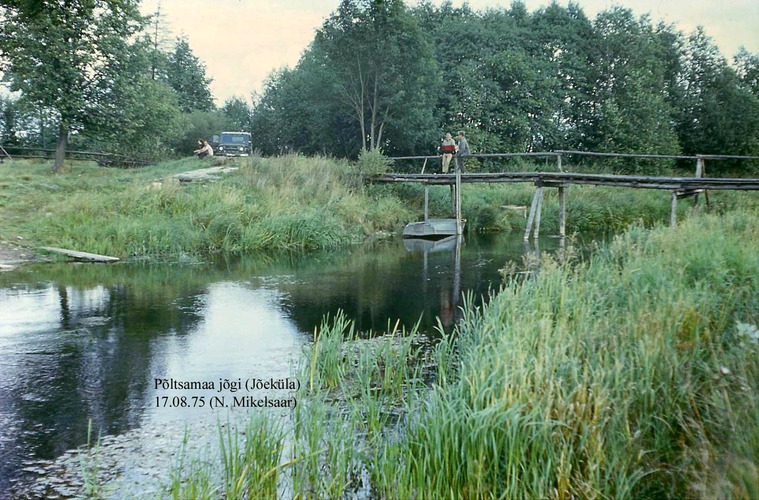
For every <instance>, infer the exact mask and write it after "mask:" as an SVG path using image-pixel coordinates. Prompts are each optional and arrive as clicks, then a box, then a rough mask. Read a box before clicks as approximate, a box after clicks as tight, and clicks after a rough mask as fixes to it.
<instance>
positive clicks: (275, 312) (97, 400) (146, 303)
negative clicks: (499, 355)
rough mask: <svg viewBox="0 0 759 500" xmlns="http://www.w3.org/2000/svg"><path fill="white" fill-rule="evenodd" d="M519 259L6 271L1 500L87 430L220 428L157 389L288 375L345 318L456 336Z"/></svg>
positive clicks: (377, 327) (478, 250)
mask: <svg viewBox="0 0 759 500" xmlns="http://www.w3.org/2000/svg"><path fill="white" fill-rule="evenodd" d="M548 243H549V245H552V246H555V245H556V242H555V240H554V241H550V240H549V241H548ZM549 245H546V246H549ZM549 250H550V249H549ZM522 251H523V248H522V240H521V238H519V237H517V238H508V237H504V236H503V235H498V236H490V237H481V238H469V239H468V241H466V242H463V241H461V240H458V241H457V240H455V239H454V240H450V241H444V242H437V243H434V244H431V243H418V244H417V243H413V242H403V243H401V242H399V241H390V242H382V243H379V244H375V245H372V246H367V247H362V248H351V249H350V250H348V251H344V252H339V253H322V254H315V255H309V256H303V255H284V256H277V257H263V258H256V259H221V260H220V261H219V262H216V263H213V264H212V265H211V264H209V265H205V266H184V267H183V266H169V265H164V266H145V265H112V266H99V265H41V266H33V267H28V268H24V269H21V270H19V271H15V272H12V273H3V274H0V373H2V374H3V376H2V377H1V378H0V491H8V488H9V487H10V485H11V479H12V478H16V477H18V476H20V475H21V474H22V470H23V468H24V466H25V463H26V462H27V461H28V460H29V459H32V458H43V459H52V458H55V457H57V456H59V455H61V454H62V453H63V452H64V451H66V450H69V449H71V448H74V447H77V446H80V445H82V444H83V443H85V442H86V441H87V422H88V420H89V419H91V420H92V422H93V427H94V428H95V429H99V430H101V431H102V433H104V434H110V435H118V434H123V433H125V432H127V431H128V430H129V429H134V428H137V427H141V426H142V427H145V426H149V425H156V424H158V425H162V424H164V423H166V422H171V421H174V420H179V421H182V420H185V421H186V420H194V419H199V418H215V417H216V416H215V415H214V414H212V413H209V412H205V413H201V412H199V411H198V410H197V409H192V408H190V409H187V408H176V407H161V406H159V405H157V404H155V398H156V396H157V395H158V394H159V393H160V391H157V390H156V388H155V384H154V380H155V379H156V378H174V379H177V380H213V381H216V380H219V379H221V378H229V379H236V378H247V377H260V378H269V377H274V378H278V377H286V376H288V375H289V374H290V373H291V372H290V369H291V364H292V363H293V360H294V359H295V358H297V357H298V356H299V354H300V352H301V347H302V344H303V343H304V342H306V341H307V340H308V338H309V337H310V335H311V333H312V332H313V329H314V327H316V326H318V325H319V324H320V322H321V321H322V319H323V317H324V316H325V315H327V314H330V315H334V314H335V313H336V312H337V311H338V310H342V311H344V312H345V313H346V315H347V316H348V317H350V318H352V319H354V320H355V322H356V325H357V327H358V328H359V329H360V330H362V331H374V332H381V331H384V330H385V329H386V328H387V325H388V322H389V321H392V322H393V323H395V320H396V319H399V320H400V322H401V324H403V325H404V326H407V327H411V326H412V325H414V324H415V323H417V322H419V323H420V325H421V329H422V331H424V332H427V333H429V334H430V335H434V334H435V327H436V326H437V325H438V318H439V322H440V324H442V325H443V327H444V328H451V327H452V326H453V324H454V323H455V321H456V319H457V316H458V315H459V314H460V309H459V305H460V300H461V295H462V293H464V292H468V291H471V292H472V293H473V294H474V295H475V296H481V295H483V294H486V293H487V292H488V290H489V289H492V288H497V287H498V286H500V282H501V278H500V275H499V273H498V269H499V268H501V267H503V265H504V263H505V262H506V261H507V260H513V259H516V260H521V258H522ZM187 395H188V396H190V395H191V394H190V393H188V394H187Z"/></svg>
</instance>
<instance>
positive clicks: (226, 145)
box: [211, 132, 253, 156]
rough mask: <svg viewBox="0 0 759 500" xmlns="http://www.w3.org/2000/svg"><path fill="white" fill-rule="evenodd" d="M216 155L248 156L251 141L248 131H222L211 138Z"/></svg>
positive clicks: (251, 144) (251, 145)
mask: <svg viewBox="0 0 759 500" xmlns="http://www.w3.org/2000/svg"><path fill="white" fill-rule="evenodd" d="M211 145H212V146H213V149H214V153H215V154H216V155H217V156H250V153H251V151H252V147H253V143H252V141H251V138H250V134H249V133H248V132H222V133H221V134H219V135H215V136H213V138H212V140H211Z"/></svg>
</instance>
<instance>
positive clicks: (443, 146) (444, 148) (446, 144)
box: [440, 132, 456, 174]
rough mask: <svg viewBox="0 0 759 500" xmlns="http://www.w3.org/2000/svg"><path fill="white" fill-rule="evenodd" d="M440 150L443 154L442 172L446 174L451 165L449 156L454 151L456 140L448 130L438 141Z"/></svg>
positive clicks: (450, 156)
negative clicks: (439, 141) (443, 137)
mask: <svg viewBox="0 0 759 500" xmlns="http://www.w3.org/2000/svg"><path fill="white" fill-rule="evenodd" d="M440 152H441V153H442V154H443V173H444V174H447V173H448V169H449V168H450V165H451V158H453V155H454V154H455V153H456V142H455V141H454V140H453V137H452V136H451V133H450V132H446V134H445V139H443V141H442V142H441V143H440Z"/></svg>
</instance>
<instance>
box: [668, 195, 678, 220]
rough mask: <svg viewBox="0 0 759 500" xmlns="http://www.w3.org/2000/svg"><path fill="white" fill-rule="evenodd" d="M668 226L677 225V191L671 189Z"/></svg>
mask: <svg viewBox="0 0 759 500" xmlns="http://www.w3.org/2000/svg"><path fill="white" fill-rule="evenodd" d="M669 227H671V228H673V229H674V228H676V227H677V191H672V209H671V211H670V213H669Z"/></svg>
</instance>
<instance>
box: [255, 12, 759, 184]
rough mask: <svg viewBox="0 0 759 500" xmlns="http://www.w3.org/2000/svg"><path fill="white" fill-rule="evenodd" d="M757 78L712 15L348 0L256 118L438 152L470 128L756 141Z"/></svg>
mask: <svg viewBox="0 0 759 500" xmlns="http://www.w3.org/2000/svg"><path fill="white" fill-rule="evenodd" d="M758 83H759V57H758V56H756V55H754V54H751V53H749V52H748V51H746V50H745V49H741V50H740V51H739V52H738V54H737V55H736V56H735V57H734V59H733V61H732V63H729V62H728V61H727V59H726V58H725V57H723V56H722V55H721V54H720V52H719V50H718V48H717V46H716V45H715V43H714V41H713V40H712V39H711V38H709V37H708V36H707V35H706V33H705V32H704V30H703V29H701V28H699V29H698V30H696V31H695V32H694V33H691V34H689V35H686V34H683V33H681V32H680V31H678V30H677V29H676V28H675V27H674V26H673V25H668V24H665V23H663V22H659V23H654V22H653V21H652V20H651V19H650V18H649V17H648V16H640V17H638V16H636V15H635V14H634V13H633V12H632V11H631V10H629V9H625V8H621V7H614V8H612V9H609V10H606V11H604V12H601V13H599V14H598V15H597V16H596V18H595V19H590V18H588V17H587V16H586V15H585V13H584V12H583V10H582V9H581V8H580V7H579V5H577V4H572V3H570V4H569V5H568V6H567V7H563V6H560V5H557V4H555V3H554V4H551V5H549V6H547V7H544V8H541V9H538V10H536V11H534V12H528V11H527V9H526V8H525V5H524V4H523V3H520V2H515V3H513V4H512V5H511V7H510V8H508V9H504V8H500V9H488V10H486V11H484V12H480V11H474V10H472V9H470V8H469V7H467V6H466V5H465V6H463V7H458V8H457V7H454V6H452V5H451V4H450V3H445V4H443V5H442V6H439V7H437V6H434V5H432V4H430V3H422V4H420V5H419V6H417V7H414V8H409V7H407V6H405V5H404V3H403V2H402V1H401V0H385V1H377V0H343V1H342V2H341V3H340V6H339V8H338V9H337V10H336V11H335V12H334V13H333V15H332V16H331V17H329V18H328V19H327V20H326V21H325V22H324V24H323V26H322V27H321V29H319V30H318V31H317V34H316V36H315V38H314V40H313V42H312V43H311V45H310V46H309V47H308V49H307V50H306V51H305V53H304V54H303V56H302V58H301V59H300V61H299V62H298V64H297V65H296V66H295V67H294V68H292V69H282V70H280V71H278V72H276V73H274V74H272V75H271V76H270V77H269V79H268V80H267V82H266V84H265V88H264V90H263V93H262V95H261V96H260V98H259V99H258V100H257V101H256V102H255V103H254V106H253V107H252V109H251V131H252V132H253V134H254V136H255V137H256V141H257V144H258V145H259V147H260V148H261V149H262V150H263V151H264V152H266V153H270V154H273V153H277V152H280V151H283V150H296V151H302V152H304V153H328V154H333V155H338V156H355V155H357V154H358V152H359V151H360V150H361V149H372V148H381V149H382V150H383V151H384V152H386V153H388V154H392V155H413V154H419V155H424V154H435V152H436V150H437V145H438V143H439V140H440V138H441V137H442V135H443V134H444V133H445V132H446V131H453V132H455V131H456V130H459V129H461V130H465V131H467V135H468V137H470V141H469V142H470V144H472V145H473V146H474V147H475V148H476V150H477V151H479V152H484V153H496V152H529V151H551V150H558V149H566V150H586V151H601V152H618V153H656V154H668V155H674V154H684V155H695V154H731V155H758V154H759V85H758ZM658 165H661V163H658ZM739 165H743V166H744V167H746V166H747V165H750V164H748V163H746V162H743V163H741V164H739ZM754 165H756V163H755V164H754ZM628 166H629V168H630V169H634V170H641V169H643V170H646V169H648V170H651V169H656V168H657V167H656V164H654V163H651V162H649V163H641V162H637V163H629V164H628Z"/></svg>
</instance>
